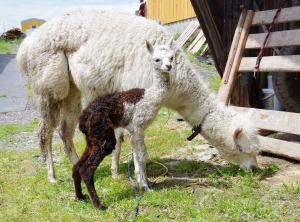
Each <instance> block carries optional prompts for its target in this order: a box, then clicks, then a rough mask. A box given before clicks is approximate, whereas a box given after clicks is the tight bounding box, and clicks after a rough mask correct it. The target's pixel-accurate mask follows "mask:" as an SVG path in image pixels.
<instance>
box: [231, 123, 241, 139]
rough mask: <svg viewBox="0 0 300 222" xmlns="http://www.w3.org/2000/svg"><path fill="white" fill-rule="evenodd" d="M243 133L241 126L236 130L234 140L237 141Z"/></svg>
mask: <svg viewBox="0 0 300 222" xmlns="http://www.w3.org/2000/svg"><path fill="white" fill-rule="evenodd" d="M242 132H243V127H242V126H239V127H238V128H236V129H235V131H234V134H233V137H234V139H235V140H237V139H238V138H239V137H240V136H241V133H242Z"/></svg>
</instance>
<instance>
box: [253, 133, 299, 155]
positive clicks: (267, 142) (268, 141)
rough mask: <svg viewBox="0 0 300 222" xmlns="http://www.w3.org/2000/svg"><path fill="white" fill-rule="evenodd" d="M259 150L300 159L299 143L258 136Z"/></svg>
mask: <svg viewBox="0 0 300 222" xmlns="http://www.w3.org/2000/svg"><path fill="white" fill-rule="evenodd" d="M258 139H259V142H260V147H261V151H263V152H267V153H271V154H275V155H278V156H283V157H287V158H290V159H293V160H300V144H298V143H292V142H286V141H283V140H278V139H272V138H268V137H263V136H258Z"/></svg>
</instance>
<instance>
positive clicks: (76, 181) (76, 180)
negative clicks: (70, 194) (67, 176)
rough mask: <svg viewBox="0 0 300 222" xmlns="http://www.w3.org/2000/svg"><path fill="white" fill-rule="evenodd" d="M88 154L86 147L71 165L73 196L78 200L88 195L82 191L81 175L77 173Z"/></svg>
mask: <svg viewBox="0 0 300 222" xmlns="http://www.w3.org/2000/svg"><path fill="white" fill-rule="evenodd" d="M89 156H90V148H89V147H86V148H85V150H84V152H83V154H82V156H81V158H80V159H79V160H78V161H77V163H76V164H75V165H74V166H73V169H72V177H73V180H74V187H75V196H76V198H78V199H79V200H83V199H86V198H87V197H88V196H87V195H86V194H83V193H82V189H81V176H80V173H79V170H80V168H81V167H82V165H83V164H84V163H85V162H86V161H87V159H88V158H89Z"/></svg>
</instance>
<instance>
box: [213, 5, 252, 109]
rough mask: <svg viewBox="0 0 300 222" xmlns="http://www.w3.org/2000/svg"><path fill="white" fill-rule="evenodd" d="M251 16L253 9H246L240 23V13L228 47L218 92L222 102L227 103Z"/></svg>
mask: <svg viewBox="0 0 300 222" xmlns="http://www.w3.org/2000/svg"><path fill="white" fill-rule="evenodd" d="M253 16H254V11H251V10H249V11H247V15H246V19H245V21H244V25H242V24H243V18H242V17H243V15H241V17H240V20H239V23H238V26H237V27H238V28H237V29H236V31H235V34H234V38H233V42H232V45H233V47H232V46H231V47H230V52H229V56H228V61H227V63H226V67H225V71H224V75H223V78H222V82H221V85H220V88H219V92H218V98H219V100H220V101H222V102H224V103H225V104H227V102H228V100H229V97H230V95H231V92H232V89H233V86H234V80H235V77H236V73H237V70H238V67H239V64H240V61H241V58H242V55H243V50H244V47H245V44H246V40H247V38H246V37H247V35H248V32H249V29H250V24H251V21H252V18H253Z"/></svg>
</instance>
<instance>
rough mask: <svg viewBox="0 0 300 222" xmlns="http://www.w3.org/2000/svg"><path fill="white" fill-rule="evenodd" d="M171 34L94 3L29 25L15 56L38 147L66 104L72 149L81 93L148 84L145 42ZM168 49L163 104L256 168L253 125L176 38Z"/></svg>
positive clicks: (48, 137)
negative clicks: (29, 92)
mask: <svg viewBox="0 0 300 222" xmlns="http://www.w3.org/2000/svg"><path fill="white" fill-rule="evenodd" d="M170 38H171V35H170V34H169V33H168V32H167V31H166V30H165V29H164V28H163V27H162V26H160V25H158V24H156V22H155V21H150V20H147V19H144V18H141V17H137V16H134V15H126V14H121V13H115V12H104V11H96V10H94V11H87V12H77V13H72V14H65V15H61V16H58V17H56V18H54V19H52V20H51V21H49V22H47V23H45V24H44V25H43V26H41V27H39V28H38V29H37V30H35V31H34V32H33V33H32V34H31V35H30V36H29V37H27V38H26V39H25V40H24V41H23V43H22V44H21V46H20V49H19V52H18V55H17V60H18V64H19V66H20V68H21V70H22V72H23V73H25V74H26V75H27V76H28V77H29V79H30V80H31V82H32V86H33V89H34V92H35V94H36V95H37V96H38V97H39V98H40V100H39V101H40V113H41V118H42V120H41V123H42V124H40V137H41V147H42V150H46V153H47V152H50V150H51V143H50V140H51V135H52V131H53V129H54V128H55V126H56V125H57V124H58V123H57V120H56V118H55V117H54V116H55V115H59V110H60V108H59V107H65V109H64V110H61V112H63V115H62V120H61V124H60V127H61V126H62V122H66V123H67V124H65V125H64V129H65V130H66V131H68V132H69V133H68V136H67V137H66V136H64V135H61V136H62V139H63V140H64V142H65V146H66V152H67V153H68V152H69V151H70V152H71V153H74V152H75V149H74V147H73V143H72V136H73V132H74V129H73V127H75V126H74V123H72V121H73V119H76V118H75V117H76V115H78V113H79V112H80V110H81V103H80V94H81V95H82V96H83V97H84V98H85V101H91V100H92V99H94V98H95V97H96V96H98V95H100V94H103V93H108V92H115V91H124V90H128V89H131V88H134V87H142V88H148V87H150V86H151V85H152V83H153V77H152V75H150V73H152V72H153V67H152V65H151V59H150V55H149V53H148V52H147V49H146V47H144V46H145V41H146V40H148V41H149V42H150V43H151V44H152V45H154V46H155V45H163V44H166V43H167V41H168V40H169V39H170ZM173 50H174V51H175V57H174V59H175V61H174V63H175V64H174V68H173V70H172V75H171V77H170V90H169V92H168V93H167V95H166V98H165V100H164V102H163V106H166V107H168V108H170V109H173V110H175V111H177V112H178V113H179V114H180V115H182V116H183V118H184V119H185V120H186V121H187V122H188V123H189V124H190V125H191V126H192V127H195V126H198V125H199V124H201V126H202V131H201V134H202V135H203V136H204V137H205V138H206V139H207V140H208V141H209V142H210V143H211V144H213V145H214V146H215V147H217V148H218V149H219V150H220V153H221V154H222V155H223V157H224V158H226V159H234V160H236V161H237V162H238V163H239V164H241V165H243V166H245V167H246V168H252V167H255V166H256V165H257V163H256V160H255V156H256V155H257V154H258V152H259V142H258V139H257V137H256V136H255V135H256V129H255V128H254V126H253V124H252V123H251V122H250V121H249V120H248V119H247V117H244V116H241V115H234V114H232V112H231V111H230V109H228V108H227V107H224V106H223V105H222V104H219V103H218V101H217V99H216V98H215V96H214V95H212V94H210V92H209V89H208V85H207V84H206V83H205V82H204V81H203V80H202V78H201V77H199V76H198V75H197V74H196V73H195V72H194V71H193V70H192V68H191V66H190V63H189V61H188V60H187V59H186V56H185V54H184V53H183V51H182V49H181V48H180V47H179V46H178V45H177V44H176V43H175V44H174V45H173ZM68 71H69V72H68ZM71 91H72V92H73V94H74V93H75V95H76V98H75V97H74V96H73V95H72V94H70V92H71ZM66 104H68V105H66ZM54 110H55V111H54ZM48 117H49V118H48ZM66 119H67V120H66ZM52 120H53V123H51V124H49V121H52ZM68 123H69V124H68ZM240 126H242V128H240ZM240 129H242V130H240ZM49 134H50V135H49ZM43 147H44V148H43ZM75 153H76V152H75ZM68 155H71V154H70V153H68ZM46 157H48V155H46ZM73 157H74V156H73ZM75 159H76V158H75ZM70 160H71V158H70ZM49 162H51V161H49ZM72 162H73V161H72ZM50 165H51V164H50ZM49 167H51V166H49ZM52 167H53V166H52ZM53 175H54V173H53ZM49 177H51V175H50V176H49Z"/></svg>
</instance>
